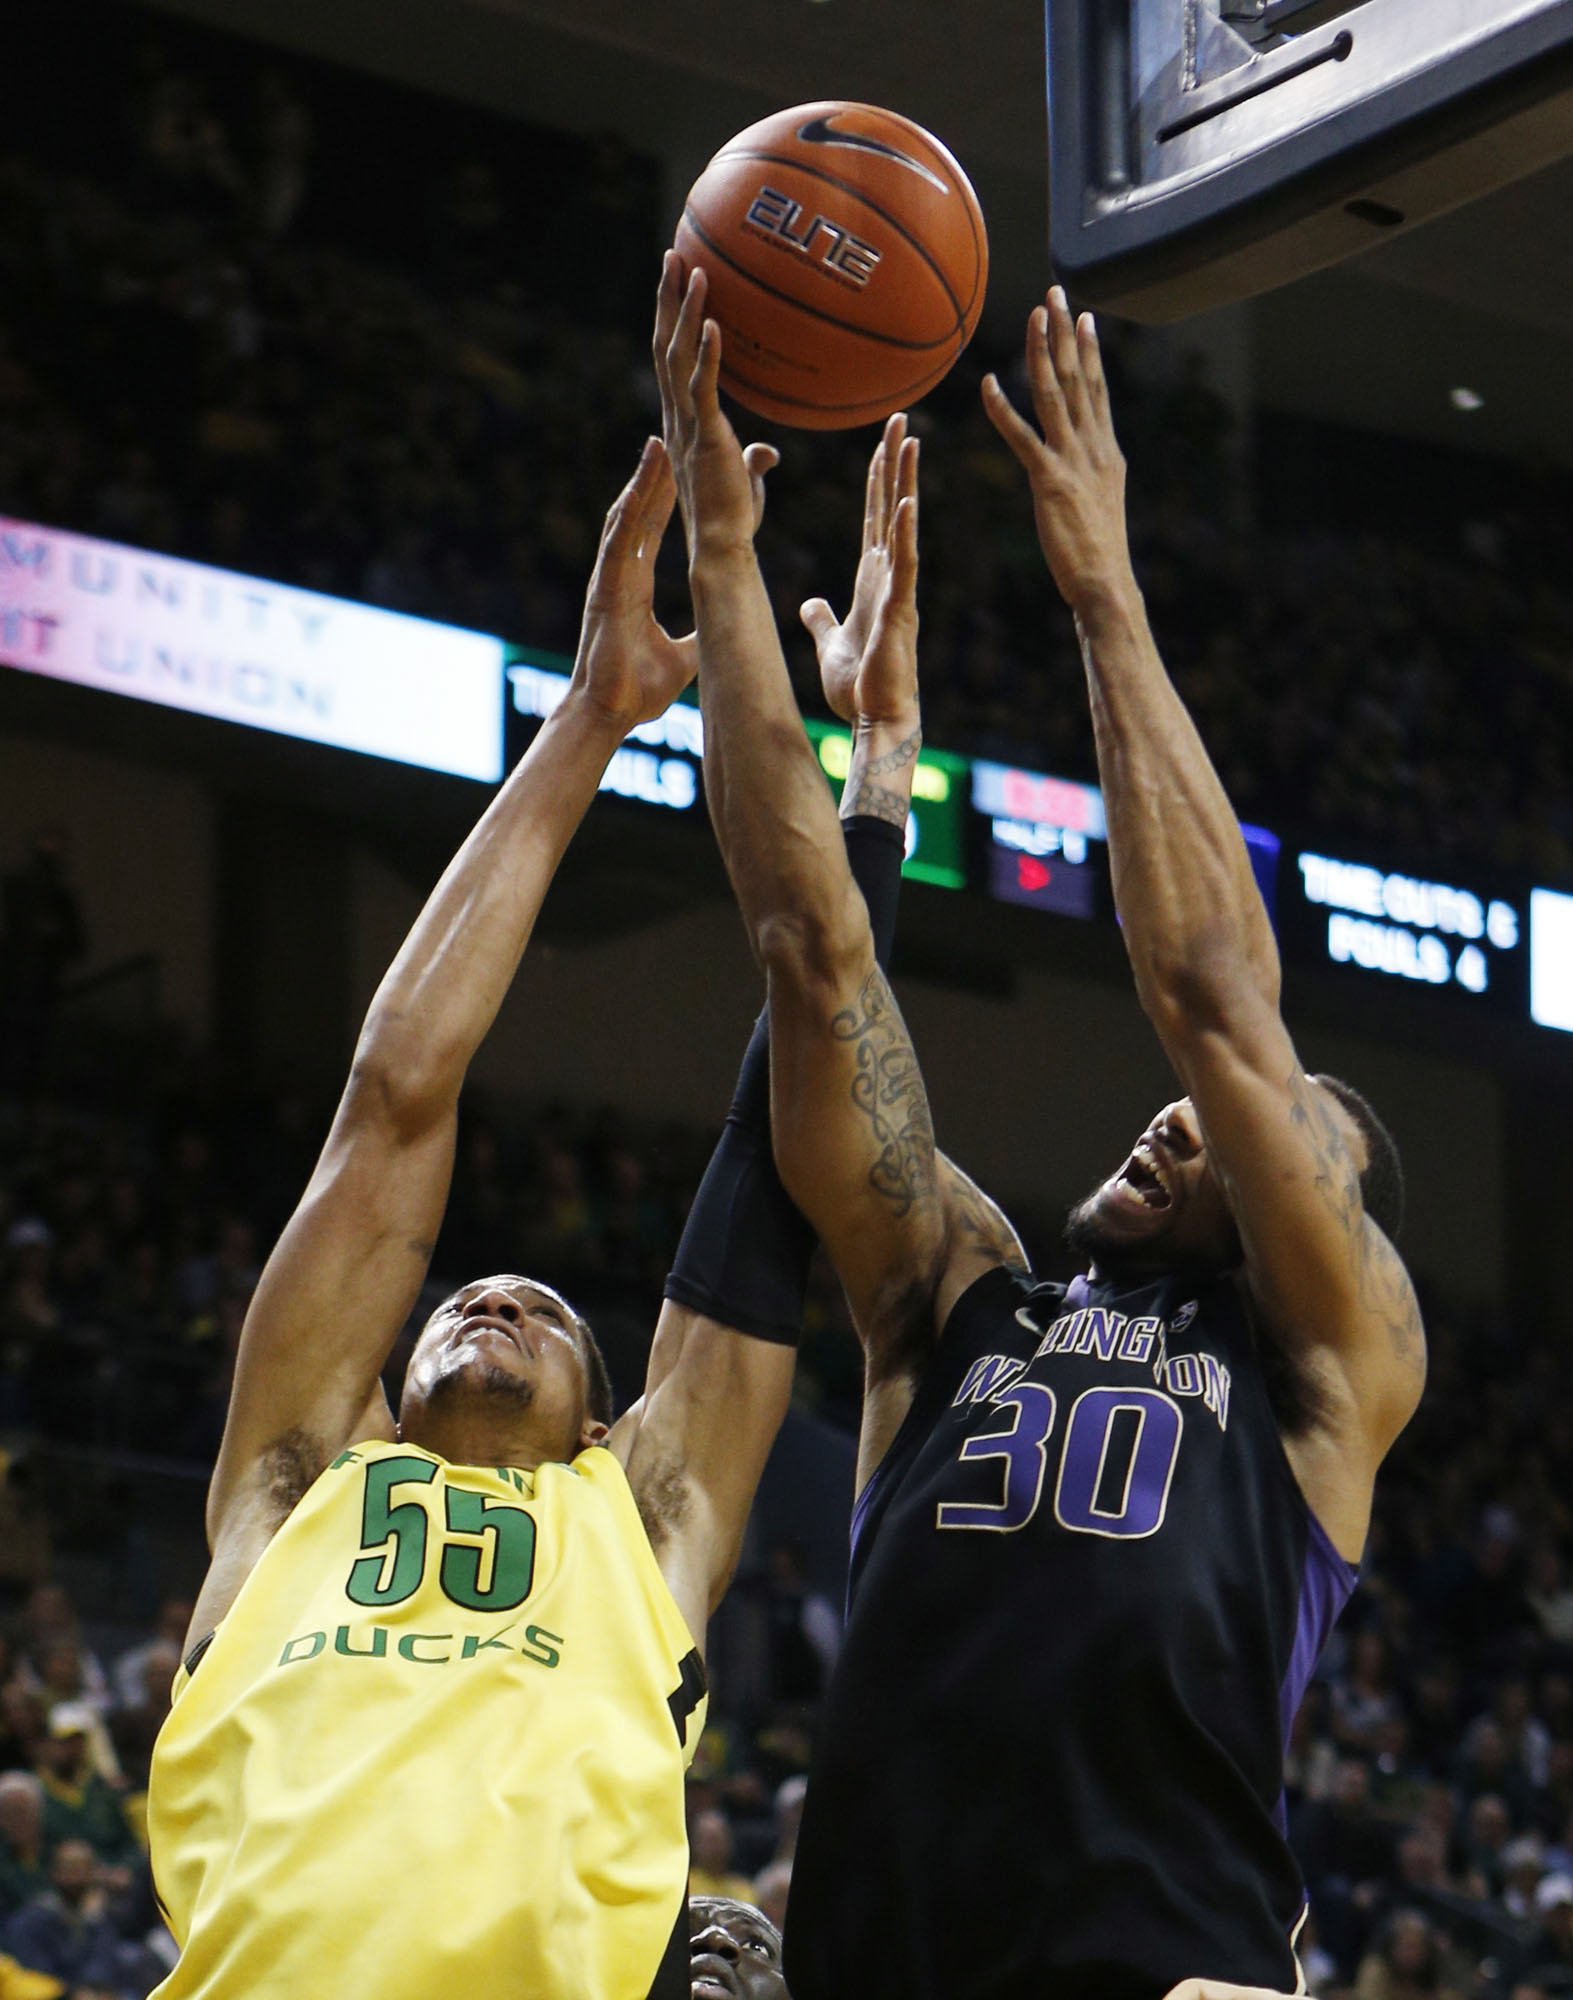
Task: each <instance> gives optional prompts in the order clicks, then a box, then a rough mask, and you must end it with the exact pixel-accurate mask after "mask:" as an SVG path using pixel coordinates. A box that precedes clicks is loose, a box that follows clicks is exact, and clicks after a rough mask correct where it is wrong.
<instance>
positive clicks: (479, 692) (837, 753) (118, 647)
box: [0, 518, 1573, 1034]
mask: <svg viewBox="0 0 1573 2000" xmlns="http://www.w3.org/2000/svg"><path fill="white" fill-rule="evenodd" d="M571 665H572V662H571V661H569V660H567V659H566V658H564V657H563V656H562V655H561V654H556V653H548V652H541V651H536V650H531V649H529V648H525V647H520V646H512V645H508V644H506V643H505V642H504V641H503V640H501V639H496V638H490V637H488V636H487V635H486V634H484V633H479V632H466V631H462V630H460V629H458V628H456V627H453V626H447V625H439V624H435V623H433V622H431V621H429V620H426V619H420V618H410V617H406V616H405V615H403V614H402V613H398V612H392V611H385V610H382V609H380V608H378V607H376V606H373V605H366V604H354V603H350V602H348V601H346V600H344V599H342V598H333V597H327V596H323V595H322V594H320V593H318V592H313V591H306V590H297V589H294V588H293V587H291V586H288V585H283V584H277V583H267V582H263V581H262V580H260V579H258V578H254V577H247V576H240V575H237V574H235V573H233V572H230V571H227V570H219V569H213V568H210V567H208V566H207V565H205V564H201V563H192V562H186V561H183V560H180V559H177V558H175V557H169V556H161V555H156V554H152V553H150V552H148V551H146V550H141V549H133V548H127V547H123V546H122V545H120V544H118V543H112V542H104V541H99V540H96V539H94V538H92V537H89V536H85V535H75V534H69V533H66V532H65V531H63V530H59V529H54V528H45V527H39V526H37V525H35V524H33V523H29V522H25V521H14V520H6V519H3V518H0V666H9V667H13V668H16V669H19V670H21V671H22V672H25V673H30V674H38V675H43V676H46V677H49V678H53V679H56V680H61V681H70V682H75V683H77V684H78V685H80V686H82V687H86V688H93V689H101V690H104V691H106V692H113V693H116V694H120V695H130V696H132V697H135V698H137V699H140V700H143V701H149V702H155V703H158V704H161V705H163V706H166V707H171V708H178V709H183V710H185V711H187V712H189V713H192V714H196V715H202V716H206V717H210V718H212V719H215V720H220V721H229V722H237V723H242V724H244V725H246V726H247V727H249V728H257V729H266V730H272V731H275V732H278V733H280V734H284V735H290V736H297V737H301V738H305V739H307V740H309V741H312V742H315V743H319V744H322V745H324V746H327V747H330V748H336V749H343V750H352V751H357V752H361V753H363V754H367V755H371V756H377V757H387V758H393V759H396V760H398V761H400V762H404V763H408V764H412V765H420V766H423V767H424V768H426V769H428V770H433V771H441V772H447V773H452V774H455V775H458V776H462V777H466V778H473V779H478V780H481V781H483V782H486V783H493V784H495V783H496V782H497V781H498V780H499V779H500V778H501V777H502V774H503V771H504V770H505V768H507V767H509V766H511V765H512V763H513V762H514V761H515V760H516V759H517V758H518V757H519V756H520V755H521V754H522V753H523V751H524V749H525V747H526V745H527V743H528V742H529V740H530V738H531V737H532V736H533V735H534V733H535V731H536V730H537V729H538V728H539V726H540V723H541V721H542V720H543V719H544V718H545V717H546V716H548V715H550V714H551V713H552V711H553V710H554V709H555V708H556V707H557V705H558V703H559V702H561V701H562V699H563V697H564V695H566V693H567V692H568V685H569V672H570V668H571ZM804 728H805V729H806V731H807V734H808V738H809V741H810V743H811V744H812V746H813V749H814V754H815V756H816V758H817V759H818V762H819V765H820V768H821V770H823V772H824V774H825V777H826V780H827V782H828V783H829V785H830V786H831V788H832V791H833V792H834V793H835V795H836V796H837V797H838V798H839V797H840V794H841V791H842V788H843V785H844V783H845V781H846V777H847V773H848V771H849V769H850V766H851V759H852V740H851V734H850V732H849V731H848V730H847V729H846V728H845V727H844V726H843V725H841V724H840V723H834V722H825V721H820V720H817V719H814V718H807V719H805V722H804ZM704 747H705V743H704V718H703V716H702V714H701V713H700V710H699V707H698V704H697V701H696V700H695V698H694V696H693V692H692V690H690V691H689V692H688V693H686V694H685V695H684V696H683V698H682V699H680V700H679V701H677V702H675V703H674V704H673V705H672V707H671V708H669V709H668V710H667V711H666V713H665V714H664V715H661V716H658V717H657V718H656V719H655V720H654V721H652V722H647V723H645V724H643V725H642V726H641V727H640V728H638V729H636V730H635V731H634V732H633V733H632V734H631V735H630V736H629V738H628V739H627V741H626V742H625V743H623V744H622V745H621V747H620V748H619V749H618V750H617V752H616V753H615V754H614V756H613V757H612V759H611V762H610V763H609V765H608V767H607V771H606V775H605V777H604V778H603V779H602V782H601V790H602V791H603V792H605V793H607V794H609V795H612V796H615V797H617V798H620V799H624V800H627V801H628V802H629V803H630V804H632V805H634V806H637V807H641V808H649V809H652V810H654V811H657V812H662V813H668V814H677V815H680V816H686V817H697V816H699V815H701V814H702V813H703V791H704V778H703V764H704ZM1240 831H1241V834H1242V835H1243V837H1244V840H1245V843H1246V849H1247V852H1248V854H1249V856H1250V860H1251V866H1252V869H1253V871H1254V873H1255V876H1256V881H1257V885H1258V887H1259V888H1260V890H1261V892H1262V897H1263V900H1264V902H1265V903H1266V905H1267V909H1268V913H1269V915H1270V916H1271V917H1272V920H1273V924H1274V928H1275V929H1276V931H1277V932H1278V936H1279V942H1280V945H1281V948H1282V950H1283V953H1284V957H1285V959H1286V960H1288V961H1290V962H1292V963H1295V964H1299V965H1304V966H1307V967H1315V968H1318V969H1321V970H1323V971H1325V972H1327V973H1329V974H1330V975H1331V976H1332V977H1333V978H1335V979H1338V980H1341V981H1343V982H1346V983H1347V984H1348V985H1349V986H1350V988H1351V990H1354V989H1356V988H1358V987H1359V986H1361V985H1365V986H1367V987H1369V988H1370V989H1372V990H1373V991H1374V990H1375V989H1377V988H1378V987H1385V988H1386V989H1387V990H1388V991H1390V992H1402V993H1406V994H1412V995H1413V996H1414V997H1415V1000H1416V1004H1417V1005H1430V1004H1432V1003H1433V1002H1434V1003H1435V1004H1437V1005H1439V1006H1444V1007H1449V1008H1452V1009H1454V1010H1462V1012H1463V1014H1466V1015H1467V1014H1468V1013H1474V1014H1476V1015H1478V1016H1479V1017H1480V1018H1482V1019H1487V1018H1490V1017H1493V1016H1494V1017H1496V1018H1497V1019H1500V1020H1504V1021H1505V1020H1518V1021H1524V1022H1532V1023H1534V1024H1536V1025H1537V1026H1539V1027H1542V1028H1548V1029H1552V1030H1555V1031H1559V1032H1561V1033H1566V1034H1573V894H1568V893H1565V892H1564V891H1562V890H1560V889H1552V888H1549V887H1543V886H1538V887H1531V886H1530V885H1529V884H1528V883H1527V882H1523V881H1517V882H1515V881H1512V880H1509V879H1507V878H1505V877H1497V878H1493V877H1492V876H1491V875H1490V873H1489V871H1486V870H1479V871H1476V870H1473V869H1470V870H1467V871H1465V870H1461V869H1459V868H1457V867H1456V866H1453V867H1447V868H1434V869H1432V868H1425V867H1416V866H1415V865H1413V863H1412V862H1410V863H1408V864H1404V865H1399V864H1397V863H1395V861H1394V860H1393V858H1392V857H1383V856H1382V855H1380V854H1378V853H1373V852H1355V851H1349V850H1343V849H1339V850H1337V851H1335V850H1333V849H1330V848H1328V847H1327V846H1326V845H1325V844H1318V845H1317V846H1315V847H1311V846H1300V845H1298V844H1296V845H1294V846H1292V847H1291V848H1290V849H1289V850H1288V853H1287V854H1286V855H1284V856H1282V857H1281V856H1280V841H1279V836H1278V835H1277V834H1276V833H1273V832H1271V831H1269V830H1268V829H1267V828H1266V827H1261V826H1254V825H1250V824H1247V823H1245V822H1241V826H1240ZM1281 859H1282V865H1280V863H1281ZM903 872H904V874H906V875H907V876H908V877H909V878H911V879H913V880H916V881H919V882H923V883H927V884H929V885H931V886H933V887H938V888H943V889H949V890H961V889H971V890H973V891H974V892H978V893H982V894H986V895H988V896H990V897H992V898H993V899H994V900H996V901H999V902H1004V903H1013V904H1016V905H1019V906H1021V907H1024V908H1026V909H1031V910H1038V911H1042V912H1044V913H1046V914H1048V915H1050V916H1056V917H1062V918H1069V919H1072V920H1075V921H1077V922H1094V923H1096V922H1104V923H1110V922H1113V921H1115V920H1116V912H1115V907H1114V892H1113V883H1112V879H1111V875H1110V869H1109V844H1108V821H1107V815H1106V813H1105V809H1104V802H1103V795H1102V793H1101V792H1100V791H1099V789H1098V787H1097V786H1096V785H1090V784H1087V783H1085V782H1083V781H1081V780H1078V779H1073V778H1065V777H1057V776H1054V775H1053V774H1051V773H1049V772H1045V771H1036V770H1032V769H1030V768H1028V767H1027V766H1024V765H1015V764H1005V763H1000V762H997V761H995V760H993V759H989V758H970V757H965V756H961V755H958V754H956V753H955V752H952V751H947V750H939V749H931V748H925V749H924V750H923V751H922V752H921V753H920V756H919V759H918V764H917V769H916V771H915V773H914V780H913V796H912V809H911V812H910V815H909V817H908V821H907V829H906V860H905V863H904V866H903Z"/></svg>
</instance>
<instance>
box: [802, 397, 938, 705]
mask: <svg viewBox="0 0 1573 2000" xmlns="http://www.w3.org/2000/svg"><path fill="white" fill-rule="evenodd" d="M917 579H918V441H917V439H916V438H913V437H908V436H907V419H906V416H905V414H904V413H901V412H898V413H897V414H896V415H895V416H893V417H891V418H890V420H889V421H888V422H887V423H886V425H885V429H884V433H883V435H882V436H881V438H880V441H879V443H878V444H877V445H876V446H875V448H874V453H873V456H872V458H871V459H870V461H869V468H868V482H867V485H866V487H865V489H864V501H863V546H862V552H861V554H860V556H859V559H858V568H857V578H856V581H855V582H854V584H853V587H852V605H851V609H850V610H849V611H848V612H847V615H846V618H845V619H844V620H838V619H837V617H836V615H835V613H834V612H833V611H832V610H831V608H830V606H829V604H828V603H827V602H826V601H825V599H824V598H822V597H812V598H810V599H809V600H808V602H807V603H806V604H804V605H803V607H802V610H801V612H800V613H799V615H800V617H801V618H802V620H803V623H804V624H805V625H806V626H807V628H808V630H809V632H810V633H811V634H812V635H813V640H814V649H815V651H816V653H817V654H818V656H819V676H820V682H821V685H822V686H823V688H824V691H825V699H826V701H827V702H828V703H829V705H830V709H831V712H832V713H833V714H835V715H837V716H839V717H840V718H841V720H842V721H843V722H849V723H853V724H855V725H869V724H881V725H884V724H890V725H898V724H899V725H900V727H901V729H902V730H903V731H904V732H908V733H909V732H910V731H912V730H914V729H916V728H917V726H918V688H917V631H918V611H917Z"/></svg>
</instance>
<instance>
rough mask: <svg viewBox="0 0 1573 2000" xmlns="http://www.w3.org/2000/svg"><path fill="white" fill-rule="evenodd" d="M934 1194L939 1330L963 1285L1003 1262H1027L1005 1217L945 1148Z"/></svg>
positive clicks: (1012, 1265)
mask: <svg viewBox="0 0 1573 2000" xmlns="http://www.w3.org/2000/svg"><path fill="white" fill-rule="evenodd" d="M939 1176H940V1199H941V1200H942V1201H943V1203H944V1205H945V1246H946V1255H945V1268H944V1272H943V1275H942V1277H941V1279H940V1283H939V1288H938V1290H937V1292H936V1294H935V1303H934V1319H935V1324H936V1326H937V1327H938V1328H939V1329H940V1330H941V1331H943V1329H944V1325H945V1322H946V1320H947V1319H948V1318H949V1317H950V1309H951V1307H952V1306H953V1305H954V1304H955V1303H956V1301H957V1299H959V1298H960V1297H961V1295H962V1293H963V1292H964V1291H966V1289H967V1287H968V1286H969V1285H971V1284H973V1283H974V1282H975V1281H976V1280H977V1279H978V1278H981V1277H982V1276H983V1274H984V1272H985V1271H992V1270H995V1269H997V1268H998V1267H999V1266H1000V1265H1001V1264H1003V1265H1004V1266H1005V1267H1006V1269H1007V1270H1011V1271H1025V1270H1027V1269H1028V1268H1029V1266H1028V1261H1027V1253H1026V1251H1025V1250H1024V1249H1023V1248H1022V1244H1021V1238H1020V1237H1019V1236H1018V1235H1017V1234H1016V1230H1015V1227H1014V1225H1013V1224H1012V1222H1011V1219H1010V1217H1009V1216H1008V1215H1007V1214H1006V1213H1005V1211H1004V1209H1002V1208H1001V1207H1000V1205H999V1203H998V1202H997V1201H995V1200H994V1198H993V1196H992V1195H987V1194H985V1193H984V1192H983V1190H982V1188H980V1187H979V1186H978V1184H977V1182H976V1181H975V1180H973V1179H972V1177H971V1176H970V1175H969V1174H964V1173H963V1172H962V1170H961V1168H960V1167H958V1166H957V1165H956V1162H955V1161H954V1160H953V1159H951V1158H950V1157H949V1155H948V1154H946V1153H941V1154H940V1155H939Z"/></svg>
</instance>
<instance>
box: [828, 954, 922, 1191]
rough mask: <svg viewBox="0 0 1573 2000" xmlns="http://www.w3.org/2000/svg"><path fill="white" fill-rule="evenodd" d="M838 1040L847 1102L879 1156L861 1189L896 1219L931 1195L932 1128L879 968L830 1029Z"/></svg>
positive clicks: (915, 1062)
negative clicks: (851, 1069) (844, 1054)
mask: <svg viewBox="0 0 1573 2000" xmlns="http://www.w3.org/2000/svg"><path fill="white" fill-rule="evenodd" d="M830 1032H831V1033H832V1034H833V1035H834V1036H835V1038H836V1040H837V1041H838V1042H848V1043H850V1044H851V1045H852V1051H853V1055H854V1058H855V1060H856V1064H857V1072H856V1075H855V1076H854V1078H853V1081H852V1102H853V1103H854V1104H855V1105H856V1106H857V1108H858V1110H859V1111H860V1112H862V1114H863V1116H864V1117H865V1118H866V1119H867V1120H868V1122H869V1127H870V1130H871V1132H872V1135H873V1138H874V1141H875V1144H876V1145H877V1146H878V1148H879V1154H878V1157H877V1158H876V1160H875V1162H874V1164H873V1166H872V1167H870V1168H869V1172H868V1184H869V1186H870V1187H871V1188H873V1190H874V1192H875V1193H876V1194H878V1195H880V1196H882V1197H883V1198H884V1200H886V1201H887V1202H888V1203H889V1204H890V1206H891V1207H892V1208H893V1209H894V1211H895V1213H896V1216H897V1217H898V1218H900V1217H902V1216H905V1215H908V1214H910V1213H911V1211H912V1210H913V1209H914V1208H916V1207H917V1206H919V1205H920V1204H921V1203H923V1202H929V1201H933V1200H934V1198H935V1195H936V1192H937V1176H936V1168H935V1154H934V1124H933V1120H932V1119H931V1118H930V1116H929V1104H928V1093H927V1092H926V1091H925V1089H924V1087H923V1075H922V1072H921V1071H920V1070H919V1068H918V1059H917V1056H916V1054H915V1053H914V1052H913V1048H912V1041H911V1037H910V1036H909V1035H908V1034H907V1026H906V1023H905V1022H904V1021H903V1020H902V1018H901V1010H900V1008H899V1007H897V1005H896V1001H895V996H894V995H893V994H892V993H891V990H890V987H889V985H888V984H887V983H886V980H885V975H884V974H883V973H882V972H880V971H879V970H877V969H876V970H875V971H873V972H871V973H870V974H869V975H868V977H867V979H865V980H864V982H863V984H862V986H861V987H860V988H859V990H858V996H857V1000H856V1002H855V1003H854V1004H853V1005H852V1006H850V1007H844V1008H842V1010H841V1011H840V1013H838V1014H837V1015H836V1016H835V1017H834V1019H833V1020H832V1021H831V1024H830Z"/></svg>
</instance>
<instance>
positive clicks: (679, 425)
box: [653, 250, 778, 561]
mask: <svg viewBox="0 0 1573 2000" xmlns="http://www.w3.org/2000/svg"><path fill="white" fill-rule="evenodd" d="M706 292H707V285H706V279H705V274H704V272H703V271H701V270H698V269H695V270H693V271H685V269H684V267H683V261H682V259H681V258H680V257H679V256H678V255H677V254H676V252H675V251H671V250H669V251H668V252H667V253H666V257H665V259H664V261H663V263H662V266H661V284H660V288H659V290H658V292H657V294H656V314H655V340H654V346H653V353H654V359H655V375H656V381H657V383H658V385H659V387H660V391H661V423H662V431H663V434H664V437H665V440H666V450H667V455H668V457H669V458H670V460H671V464H672V474H673V477H674V479H675V480H676V482H677V497H678V504H679V506H680V507H681V508H682V513H683V527H684V530H685V532H686V534H687V536H688V552H689V557H690V560H692V561H697V560H698V559H699V557H700V556H701V555H702V554H705V553H716V554H720V553H725V552H727V551H729V550H735V549H739V548H743V547H747V546H749V545H751V544H752V541H753V538H754V533H755V531H756V529H757V528H758V526H759V523H760V520H761V518H762V517H763V514H764V481H765V475H766V473H767V472H769V471H770V469H771V467H772V466H773V465H775V463H776V462H777V458H778V454H777V452H776V451H775V450H774V448H773V447H772V446H770V445H751V446H750V447H749V449H748V452H747V453H746V454H745V453H744V452H743V450H742V449H741V447H740V446H739V444H738V441H737V435H736V433H735V432H734V431H733V429H732V426H731V425H730V424H729V423H728V422H727V419H726V417H725V415H724V414H723V412H722V409H721V400H720V396H719V394H718V385H719V381H720V371H721V329H720V327H719V326H718V325H717V324H716V322H715V321H714V320H713V319H710V318H708V317H707V316H706V313H705V299H706Z"/></svg>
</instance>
